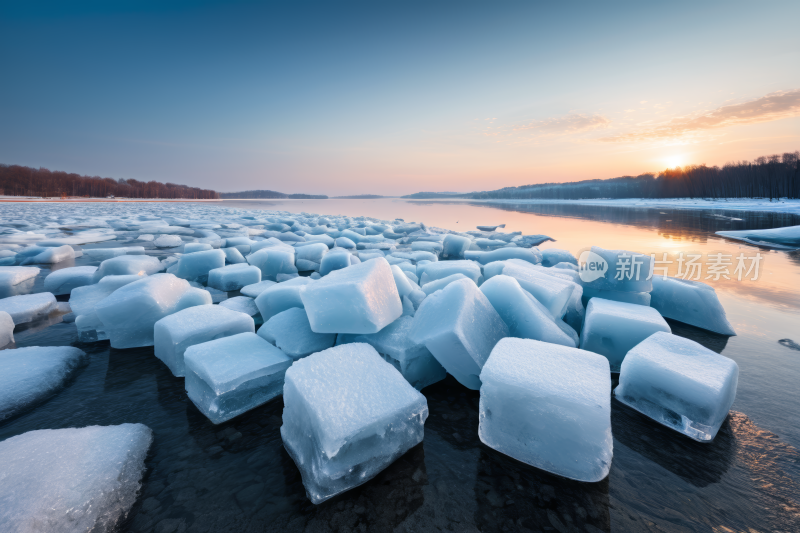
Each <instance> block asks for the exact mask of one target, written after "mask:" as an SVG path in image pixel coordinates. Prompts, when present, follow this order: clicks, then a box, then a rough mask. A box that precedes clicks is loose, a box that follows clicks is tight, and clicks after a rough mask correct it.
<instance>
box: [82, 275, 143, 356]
mask: <svg viewBox="0 0 800 533" xmlns="http://www.w3.org/2000/svg"><path fill="white" fill-rule="evenodd" d="M140 279H144V276H137V275H129V276H106V277H104V278H103V279H101V280H100V281H98V282H97V283H95V284H94V285H84V286H83V287H76V288H75V289H73V290H72V292H71V293H70V297H69V306H70V309H72V313H73V315H74V316H75V317H76V318H75V326H76V327H77V328H78V339H79V340H80V341H81V342H95V341H101V340H107V339H108V336H107V335H106V334H105V331H104V329H103V323H102V322H101V321H100V317H98V316H97V313H95V311H94V306H95V305H97V304H98V303H100V302H101V301H102V300H103V299H104V298H106V297H107V296H109V295H110V294H111V293H112V292H114V291H115V290H117V289H119V288H120V287H122V286H124V285H127V284H128V283H133V282H134V281H139V280H140Z"/></svg>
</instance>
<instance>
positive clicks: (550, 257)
mask: <svg viewBox="0 0 800 533" xmlns="http://www.w3.org/2000/svg"><path fill="white" fill-rule="evenodd" d="M541 253H542V266H546V267H552V266H556V265H557V264H558V263H570V264H573V265H576V266H577V264H578V260H577V259H576V258H575V256H574V255H572V254H571V253H570V252H569V251H567V250H561V249H559V248H545V249H544V250H542V251H541Z"/></svg>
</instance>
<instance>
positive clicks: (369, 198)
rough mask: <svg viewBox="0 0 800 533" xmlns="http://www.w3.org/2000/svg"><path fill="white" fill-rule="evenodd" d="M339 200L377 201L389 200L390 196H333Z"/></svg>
mask: <svg viewBox="0 0 800 533" xmlns="http://www.w3.org/2000/svg"><path fill="white" fill-rule="evenodd" d="M334 198H337V199H340V200H377V199H378V198H391V196H381V195H380V194H353V195H350V196H334Z"/></svg>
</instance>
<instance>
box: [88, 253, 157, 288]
mask: <svg viewBox="0 0 800 533" xmlns="http://www.w3.org/2000/svg"><path fill="white" fill-rule="evenodd" d="M161 269H162V265H161V261H159V260H158V258H156V257H152V256H149V255H121V256H119V257H112V258H111V259H106V260H105V261H103V262H102V263H100V267H99V268H98V269H97V270H96V271H95V273H94V281H95V282H98V281H100V280H101V279H103V278H104V277H105V276H128V275H144V276H149V275H151V274H155V273H156V272H160V271H161Z"/></svg>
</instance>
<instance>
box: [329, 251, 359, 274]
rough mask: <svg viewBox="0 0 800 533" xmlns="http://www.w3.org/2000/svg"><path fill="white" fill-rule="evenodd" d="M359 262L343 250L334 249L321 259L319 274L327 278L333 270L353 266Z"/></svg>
mask: <svg viewBox="0 0 800 533" xmlns="http://www.w3.org/2000/svg"><path fill="white" fill-rule="evenodd" d="M359 262H360V259H358V257H356V256H355V255H353V254H351V253H350V252H348V251H346V250H344V249H343V248H334V249H333V250H331V251H330V252H328V253H327V254H325V256H324V257H323V258H322V263H320V267H319V273H320V274H321V275H323V276H327V275H328V274H330V273H331V272H333V271H334V270H340V269H342V268H347V267H349V266H350V265H355V264H358V263H359Z"/></svg>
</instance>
